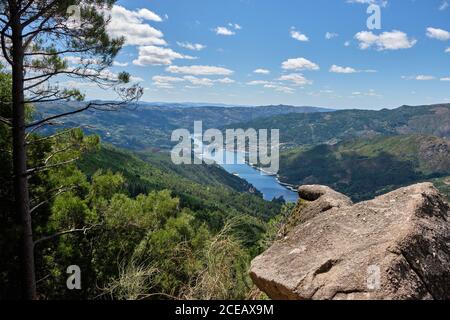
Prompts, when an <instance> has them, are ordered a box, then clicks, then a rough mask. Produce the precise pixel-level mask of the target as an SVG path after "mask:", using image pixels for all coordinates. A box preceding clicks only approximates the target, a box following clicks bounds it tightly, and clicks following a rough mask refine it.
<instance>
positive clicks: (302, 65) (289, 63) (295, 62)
mask: <svg viewBox="0 0 450 320" xmlns="http://www.w3.org/2000/svg"><path fill="white" fill-rule="evenodd" d="M281 67H282V68H283V69H285V70H319V69H320V68H319V66H318V65H317V64H315V63H314V62H311V61H309V60H308V59H305V58H296V59H288V60H286V61H284V62H283V64H282V65H281Z"/></svg>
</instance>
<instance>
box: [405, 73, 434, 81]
mask: <svg viewBox="0 0 450 320" xmlns="http://www.w3.org/2000/svg"><path fill="white" fill-rule="evenodd" d="M401 78H402V79H403V80H417V81H431V80H434V79H436V77H434V76H430V75H423V74H420V75H417V76H402V77H401Z"/></svg>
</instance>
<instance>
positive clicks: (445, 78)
mask: <svg viewBox="0 0 450 320" xmlns="http://www.w3.org/2000/svg"><path fill="white" fill-rule="evenodd" d="M440 80H441V81H450V77H444V78H441V79H440Z"/></svg>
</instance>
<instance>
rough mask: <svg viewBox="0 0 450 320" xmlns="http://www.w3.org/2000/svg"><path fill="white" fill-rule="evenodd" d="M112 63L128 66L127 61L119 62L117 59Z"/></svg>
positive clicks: (117, 65) (118, 65) (116, 65)
mask: <svg viewBox="0 0 450 320" xmlns="http://www.w3.org/2000/svg"><path fill="white" fill-rule="evenodd" d="M113 65H114V66H115V67H127V66H128V62H119V61H114V62H113Z"/></svg>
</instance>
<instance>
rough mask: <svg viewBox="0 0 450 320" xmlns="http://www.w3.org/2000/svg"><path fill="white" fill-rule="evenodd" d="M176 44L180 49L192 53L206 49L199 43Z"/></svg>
mask: <svg viewBox="0 0 450 320" xmlns="http://www.w3.org/2000/svg"><path fill="white" fill-rule="evenodd" d="M177 44H178V45H179V46H180V47H182V48H185V49H188V50H192V51H201V50H203V49H205V48H206V46H205V45H203V44H200V43H190V42H177Z"/></svg>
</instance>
